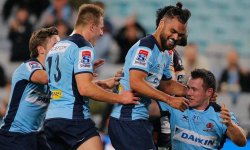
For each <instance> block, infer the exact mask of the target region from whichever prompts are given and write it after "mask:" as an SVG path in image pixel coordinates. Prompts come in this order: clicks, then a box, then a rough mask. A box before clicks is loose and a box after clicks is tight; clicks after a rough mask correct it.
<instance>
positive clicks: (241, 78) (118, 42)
mask: <svg viewBox="0 0 250 150" xmlns="http://www.w3.org/2000/svg"><path fill="white" fill-rule="evenodd" d="M83 2H84V3H86V2H89V1H75V0H41V1H34V0H6V1H5V2H4V5H3V8H2V13H1V14H2V16H1V18H2V21H3V24H8V35H7V37H6V38H7V39H8V40H9V42H10V49H9V51H10V56H9V61H10V63H17V64H20V63H21V62H23V61H25V60H27V59H29V57H30V56H29V47H28V43H29V38H30V36H31V33H32V32H33V31H34V30H35V29H38V28H41V27H48V26H56V27H57V28H58V30H59V35H60V37H61V38H62V39H63V38H64V37H65V36H67V35H69V34H71V32H72V30H73V24H74V22H75V19H76V14H77V6H79V5H80V3H83ZM94 3H95V4H96V5H98V6H100V7H102V8H104V9H105V4H104V3H102V2H96V1H95V2H94ZM104 24H105V27H104V35H103V36H102V37H101V38H100V39H99V40H98V41H97V44H96V46H95V50H96V58H104V59H105V60H106V63H111V64H114V65H118V66H119V64H120V65H122V64H123V63H124V60H125V56H126V54H127V52H128V50H129V48H130V47H131V46H132V45H133V44H134V43H135V42H137V41H138V40H139V39H140V38H142V37H144V36H146V34H147V33H148V32H147V31H146V30H145V28H144V27H143V24H141V23H140V22H139V21H138V20H137V17H136V15H131V16H128V17H127V18H125V19H124V22H123V25H122V26H120V27H116V26H114V23H112V21H111V20H110V19H109V16H106V17H105V18H104ZM178 49H180V50H178ZM177 50H178V51H180V54H181V55H182V58H183V65H184V68H185V72H186V75H187V78H188V75H189V74H190V71H191V70H193V69H194V68H206V69H210V70H213V69H212V67H216V66H211V65H210V64H211V63H210V62H209V60H207V58H206V57H204V56H202V54H201V53H200V51H199V45H198V44H196V43H189V42H188V45H187V46H186V47H179V48H178V47H177ZM225 60H226V66H224V68H223V69H222V70H221V72H220V75H219V76H218V79H217V80H218V81H219V87H218V91H219V92H222V93H228V94H230V95H231V97H232V103H233V104H235V105H236V104H237V100H238V97H239V95H240V93H241V92H247V93H249V92H250V72H249V70H248V69H247V68H243V67H242V66H241V65H240V63H239V60H240V55H239V54H238V53H237V48H232V49H230V50H228V52H227V54H225ZM2 66H3V64H0V93H1V94H0V118H1V117H2V116H3V115H4V114H5V112H6V108H7V104H8V100H9V94H10V93H9V92H10V88H11V87H10V80H11V76H9V75H7V74H6V70H5V69H4V67H2ZM117 69H119V67H118V68H117ZM93 108H96V107H95V106H94V107H93ZM249 108H250V107H249ZM96 109H98V110H99V109H100V108H99V107H97V108H96ZM93 111H95V110H93Z"/></svg>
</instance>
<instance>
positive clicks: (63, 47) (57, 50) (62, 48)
mask: <svg viewBox="0 0 250 150" xmlns="http://www.w3.org/2000/svg"><path fill="white" fill-rule="evenodd" d="M69 46H70V44H69V43H61V42H59V43H57V44H56V45H55V46H54V47H52V49H51V50H50V51H49V54H54V53H63V52H65V51H66V49H67V48H68V47H69Z"/></svg>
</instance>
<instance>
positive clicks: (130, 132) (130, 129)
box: [109, 117, 156, 150]
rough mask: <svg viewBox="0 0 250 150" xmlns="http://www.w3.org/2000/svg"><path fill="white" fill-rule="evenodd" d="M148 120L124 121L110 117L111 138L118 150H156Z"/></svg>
mask: <svg viewBox="0 0 250 150" xmlns="http://www.w3.org/2000/svg"><path fill="white" fill-rule="evenodd" d="M152 130H153V127H152V125H151V124H150V123H149V121H148V120H133V121H122V120H119V119H116V118H113V117H110V121H109V136H110V140H111V143H112V145H113V147H114V148H115V149H117V150H153V149H154V150H155V149H156V148H155V146H154V142H153V138H152Z"/></svg>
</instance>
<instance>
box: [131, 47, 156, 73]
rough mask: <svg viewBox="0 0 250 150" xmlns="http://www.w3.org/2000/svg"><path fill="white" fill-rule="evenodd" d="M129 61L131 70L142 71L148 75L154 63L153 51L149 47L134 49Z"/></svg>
mask: <svg viewBox="0 0 250 150" xmlns="http://www.w3.org/2000/svg"><path fill="white" fill-rule="evenodd" d="M129 59H130V68H129V70H141V71H143V72H146V73H148V72H149V68H150V66H151V65H152V62H153V57H152V50H151V49H149V48H147V47H137V48H134V50H133V52H132V55H131V56H130V58H129Z"/></svg>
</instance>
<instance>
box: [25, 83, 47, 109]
mask: <svg viewBox="0 0 250 150" xmlns="http://www.w3.org/2000/svg"><path fill="white" fill-rule="evenodd" d="M49 100H50V94H49V92H47V90H46V91H41V89H38V88H35V89H32V90H31V91H30V92H29V94H28V95H27V97H26V98H25V101H27V102H30V103H33V104H37V105H40V106H42V107H45V106H48V104H49Z"/></svg>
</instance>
